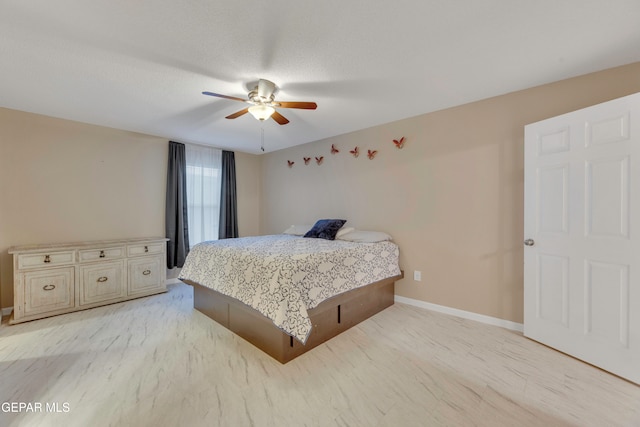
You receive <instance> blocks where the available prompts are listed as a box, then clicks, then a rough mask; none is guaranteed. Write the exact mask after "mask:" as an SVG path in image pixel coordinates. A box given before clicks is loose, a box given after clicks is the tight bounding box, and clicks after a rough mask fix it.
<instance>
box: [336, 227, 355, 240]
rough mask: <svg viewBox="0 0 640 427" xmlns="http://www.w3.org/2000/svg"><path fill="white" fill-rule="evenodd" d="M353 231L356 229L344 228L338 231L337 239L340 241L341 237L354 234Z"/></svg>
mask: <svg viewBox="0 0 640 427" xmlns="http://www.w3.org/2000/svg"><path fill="white" fill-rule="evenodd" d="M353 230H355V228H353V227H342V228H341V229H340V230H338V232H337V233H336V239H339V238H340V237H341V236H344V235H345V234H347V233H350V232H352V231H353Z"/></svg>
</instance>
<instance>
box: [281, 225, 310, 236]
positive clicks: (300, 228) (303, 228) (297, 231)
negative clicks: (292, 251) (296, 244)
mask: <svg viewBox="0 0 640 427" xmlns="http://www.w3.org/2000/svg"><path fill="white" fill-rule="evenodd" d="M311 227H312V226H311V225H292V226H291V227H289V228H287V229H286V230H284V232H283V233H282V234H291V235H292V236H304V235H305V234H306V233H307V231H309V230H311Z"/></svg>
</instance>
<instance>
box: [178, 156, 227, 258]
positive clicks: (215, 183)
mask: <svg viewBox="0 0 640 427" xmlns="http://www.w3.org/2000/svg"><path fill="white" fill-rule="evenodd" d="M185 157H186V163H187V216H188V221H189V244H190V246H191V247H193V246H194V245H196V244H197V243H200V242H204V241H206V240H217V239H218V223H219V219H220V187H221V182H220V181H221V169H222V150H219V149H217V148H213V147H203V146H199V145H191V144H185Z"/></svg>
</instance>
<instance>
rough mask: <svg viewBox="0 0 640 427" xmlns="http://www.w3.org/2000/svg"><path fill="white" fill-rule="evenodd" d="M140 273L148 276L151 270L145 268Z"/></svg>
mask: <svg viewBox="0 0 640 427" xmlns="http://www.w3.org/2000/svg"><path fill="white" fill-rule="evenodd" d="M142 274H144V275H145V276H148V275H150V274H151V270H145V271H143V272H142Z"/></svg>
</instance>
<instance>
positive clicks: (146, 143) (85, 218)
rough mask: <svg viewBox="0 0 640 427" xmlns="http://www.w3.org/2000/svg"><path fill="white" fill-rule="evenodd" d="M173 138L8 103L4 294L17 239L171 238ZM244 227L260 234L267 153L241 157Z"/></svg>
mask: <svg viewBox="0 0 640 427" xmlns="http://www.w3.org/2000/svg"><path fill="white" fill-rule="evenodd" d="M167 147H168V143H167V139H165V138H159V137H155V136H149V135H143V134H138V133H133V132H126V131H121V130H116V129H110V128H105V127H100V126H94V125H88V124H82V123H77V122H72V121H68V120H60V119H55V118H51V117H46V116H40V115H36V114H29V113H24V112H19V111H15V110H8V109H2V108H0V298H1V301H0V303H1V306H2V307H10V306H12V305H13V276H12V275H13V271H12V261H11V257H10V256H9V255H8V254H7V249H8V248H9V247H10V246H13V245H22V244H30V243H47V242H51V243H53V242H71V241H80V240H93V239H117V238H126V237H144V236H164V233H165V230H164V209H165V186H166V168H167V166H166V165H167V151H168V148H167ZM236 169H237V175H238V199H239V200H238V205H239V209H241V213H240V215H239V218H238V220H239V231H240V233H241V234H243V235H247V234H258V223H259V221H258V215H259V209H258V208H257V206H258V203H259V198H258V197H256V194H257V192H258V191H259V189H258V174H259V172H260V168H259V157H258V156H253V155H250V154H239V155H237V156H236Z"/></svg>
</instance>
